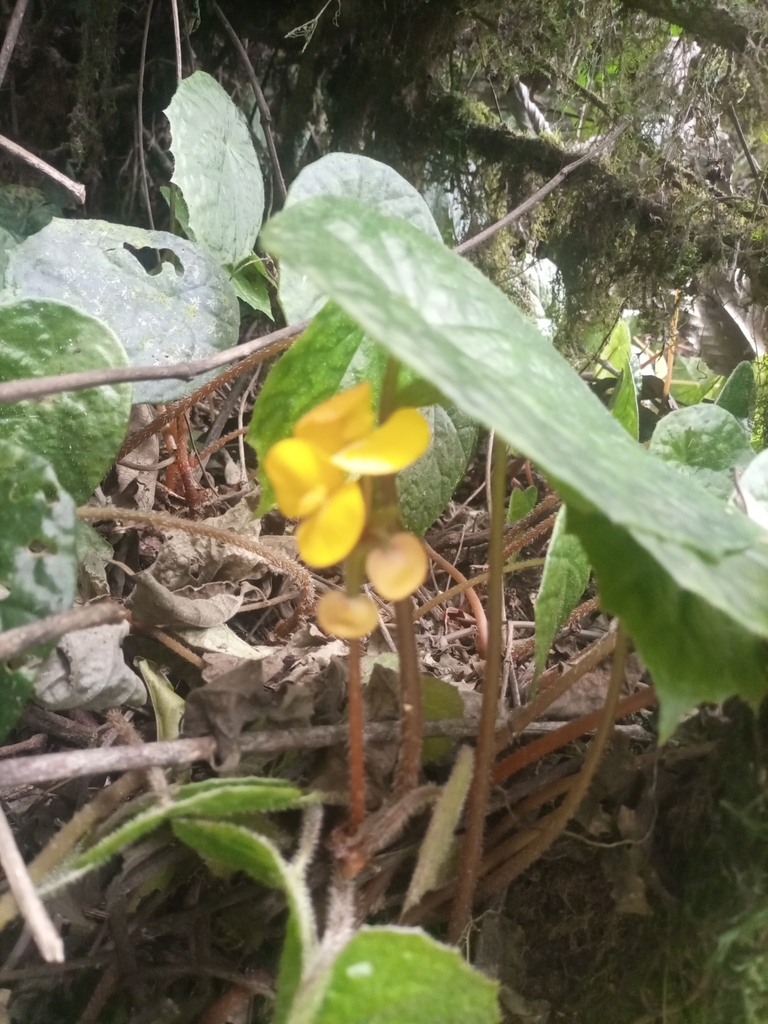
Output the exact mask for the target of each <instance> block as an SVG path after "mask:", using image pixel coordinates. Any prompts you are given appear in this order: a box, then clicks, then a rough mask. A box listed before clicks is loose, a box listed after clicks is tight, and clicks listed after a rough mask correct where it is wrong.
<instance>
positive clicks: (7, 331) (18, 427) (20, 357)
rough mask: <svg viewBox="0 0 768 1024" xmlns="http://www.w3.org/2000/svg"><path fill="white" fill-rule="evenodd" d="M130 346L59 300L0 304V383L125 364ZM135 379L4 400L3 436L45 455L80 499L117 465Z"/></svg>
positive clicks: (1, 411)
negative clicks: (41, 396)
mask: <svg viewBox="0 0 768 1024" xmlns="http://www.w3.org/2000/svg"><path fill="white" fill-rule="evenodd" d="M127 364H128V359H127V357H126V354H125V349H124V348H123V346H122V345H121V344H120V342H119V341H118V339H117V338H116V337H115V335H114V334H113V333H112V331H111V330H110V329H109V328H108V327H107V326H106V325H105V324H103V323H100V322H99V321H98V320H94V319H93V318H92V317H90V316H85V315H84V314H83V313H81V312H79V310H77V309H73V308H72V307H71V306H65V305H62V304H60V303H58V302H32V301H29V302H17V303H14V304H13V305H10V306H3V307H0V380H2V381H10V380H15V379H16V378H19V377H43V376H46V375H48V374H56V373H74V372H76V371H77V370H96V369H100V368H102V367H104V368H111V367H117V366H127ZM131 393H132V386H131V385H130V384H115V385H104V386H103V387H100V388H86V389H85V390H83V391H67V392H64V394H60V395H51V396H49V397H48V398H46V399H45V401H42V402H39V401H27V402H14V403H3V404H2V405H0V439H2V440H4V441H12V442H14V443H15V444H19V445H21V446H22V447H23V448H27V449H29V450H30V451H34V452H37V453H38V455H42V456H43V458H45V459H47V460H48V461H49V462H50V463H51V465H52V466H53V468H54V470H55V471H56V476H57V477H58V479H59V481H60V483H61V484H62V486H63V487H64V488H65V489H66V490H67V491H69V493H70V494H71V495H72V497H73V498H74V499H75V501H76V502H77V503H78V504H82V503H83V502H85V501H87V500H88V498H90V496H91V495H92V494H93V492H94V489H95V488H96V486H97V485H98V484H99V482H100V481H101V479H102V478H103V476H104V474H105V473H106V472H107V470H108V469H109V467H110V466H111V465H112V463H113V462H114V459H115V455H117V452H118V451H119V449H120V445H121V444H122V443H123V440H124V439H125V432H126V430H127V428H128V418H129V416H130V414H131Z"/></svg>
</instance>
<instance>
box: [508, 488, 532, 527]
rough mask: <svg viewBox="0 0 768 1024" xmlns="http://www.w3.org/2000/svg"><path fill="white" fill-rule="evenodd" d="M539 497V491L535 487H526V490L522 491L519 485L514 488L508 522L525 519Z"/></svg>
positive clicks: (510, 500) (510, 499)
mask: <svg viewBox="0 0 768 1024" xmlns="http://www.w3.org/2000/svg"><path fill="white" fill-rule="evenodd" d="M538 498H539V492H538V490H537V489H536V488H535V487H526V488H525V490H524V491H521V490H520V488H519V487H515V488H513V490H512V493H511V494H510V496H509V508H508V509H507V522H508V523H516V522H518V520H520V519H524V518H525V516H527V515H528V513H529V512H531V511H533V508H534V506H535V504H536V502H537V501H538Z"/></svg>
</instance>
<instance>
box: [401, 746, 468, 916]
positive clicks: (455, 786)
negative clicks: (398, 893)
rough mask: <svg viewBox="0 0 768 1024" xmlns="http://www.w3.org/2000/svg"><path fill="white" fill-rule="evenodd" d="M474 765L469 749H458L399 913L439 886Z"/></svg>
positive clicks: (451, 850) (420, 848) (451, 847)
mask: <svg viewBox="0 0 768 1024" xmlns="http://www.w3.org/2000/svg"><path fill="white" fill-rule="evenodd" d="M474 766H475V755H474V752H473V750H472V748H471V747H462V748H461V749H460V750H459V753H458V754H457V756H456V761H455V762H454V765H453V769H452V771H451V775H450V778H449V779H448V781H447V782H446V784H445V785H444V786H443V790H442V792H441V794H440V796H439V797H438V800H437V803H436V804H435V806H434V809H433V811H432V817H431V818H430V821H429V827H428V828H427V832H426V835H425V836H424V839H423V840H422V842H421V846H420V847H419V857H418V860H417V861H416V867H415V868H414V870H413V875H411V883H410V885H409V886H408V892H407V894H406V897H405V902H404V903H403V911H402V912H403V914H404V913H405V912H406V911H407V910H409V909H410V908H411V907H415V906H416V904H417V903H418V902H419V900H420V899H421V897H422V896H423V895H424V894H425V893H427V892H429V891H430V890H431V889H436V888H438V886H439V885H440V882H441V877H442V873H443V871H444V870H445V866H446V864H447V863H448V861H449V859H450V857H451V854H452V853H453V850H454V832H455V830H456V827H457V826H458V824H459V819H460V818H461V812H462V810H463V809H464V801H465V800H466V799H467V793H468V792H469V786H470V783H471V782H472V771H473V769H474Z"/></svg>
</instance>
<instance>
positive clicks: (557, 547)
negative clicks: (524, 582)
mask: <svg viewBox="0 0 768 1024" xmlns="http://www.w3.org/2000/svg"><path fill="white" fill-rule="evenodd" d="M566 517H567V511H566V509H565V508H562V509H560V511H559V512H558V515H557V519H556V520H555V527H554V529H553V530H552V540H551V541H550V543H549V547H548V548H547V557H546V559H545V561H544V571H543V572H542V574H541V586H540V587H539V596H538V598H537V599H536V607H535V609H534V614H535V616H536V654H535V664H536V676H537V677H538V676H539V675H541V673H542V672H543V670H544V666H545V665H546V663H547V657H548V656H549V650H550V648H551V647H552V641H553V640H554V639H555V635H556V634H557V631H558V630H559V629H560V628H561V626H562V625H563V623H564V622H565V620H566V619H567V618H568V616H569V615H570V614H571V612H572V611H573V609H574V608H575V607H576V605H577V604H578V603H579V600H580V598H581V595H582V594H583V593H584V590H585V588H586V586H587V583H588V582H589V574H590V572H591V566H590V564H589V559H588V558H587V555H586V552H585V551H584V548H583V547H582V544H581V541H580V540H579V538H578V537H576V536H574V534H572V533H569V532H568V525H567V518H566Z"/></svg>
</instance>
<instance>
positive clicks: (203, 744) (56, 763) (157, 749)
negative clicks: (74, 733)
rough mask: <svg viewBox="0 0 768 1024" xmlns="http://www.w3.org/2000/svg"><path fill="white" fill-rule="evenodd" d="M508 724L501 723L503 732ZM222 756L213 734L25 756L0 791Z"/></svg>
mask: <svg viewBox="0 0 768 1024" xmlns="http://www.w3.org/2000/svg"><path fill="white" fill-rule="evenodd" d="M506 726H507V722H506V721H505V720H499V721H498V722H496V731H497V732H499V733H501V732H502V731H503V730H504V729H505V728H506ZM477 728H478V726H477V722H475V721H469V720H467V719H464V718H446V719H435V720H432V721H428V722H425V723H424V730H423V733H422V735H423V736H424V737H425V738H431V737H433V736H446V737H449V738H451V739H464V738H465V737H467V736H475V735H476V734H477ZM347 734H348V729H347V725H346V723H344V724H342V725H314V726H307V727H303V728H297V729H270V730H264V731H261V732H249V733H244V734H243V735H242V736H241V737H240V740H239V746H240V750H241V751H242V752H243V753H244V754H283V753H285V752H286V751H289V750H320V749H322V748H323V747H334V746H336V745H337V744H338V743H344V742H345V740H346V738H347ZM399 735H400V723H399V722H371V723H370V724H369V725H366V727H365V734H364V739H365V742H366V743H377V742H382V743H384V742H390V741H392V740H396V739H398V737H399ZM215 755H216V741H215V739H214V738H213V736H196V737H194V738H193V739H181V740H166V741H163V742H160V743H145V744H143V746H141V747H99V748H98V749H95V750H93V749H91V750H72V751H66V752H64V753H59V754H40V755H38V756H33V757H20V758H16V759H15V760H13V761H8V762H7V763H5V764H0V789H11V788H12V787H14V786H29V785H37V784H38V783H41V782H57V781H59V780H60V779H76V778H84V777H86V776H88V775H109V774H111V773H113V772H124V771H130V770H134V769H135V770H137V771H138V770H140V769H144V768H149V767H151V766H153V765H157V766H158V767H160V768H163V767H166V768H169V767H180V766H183V765H187V764H194V762H195V761H209V762H212V761H213V759H214V757H215Z"/></svg>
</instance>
